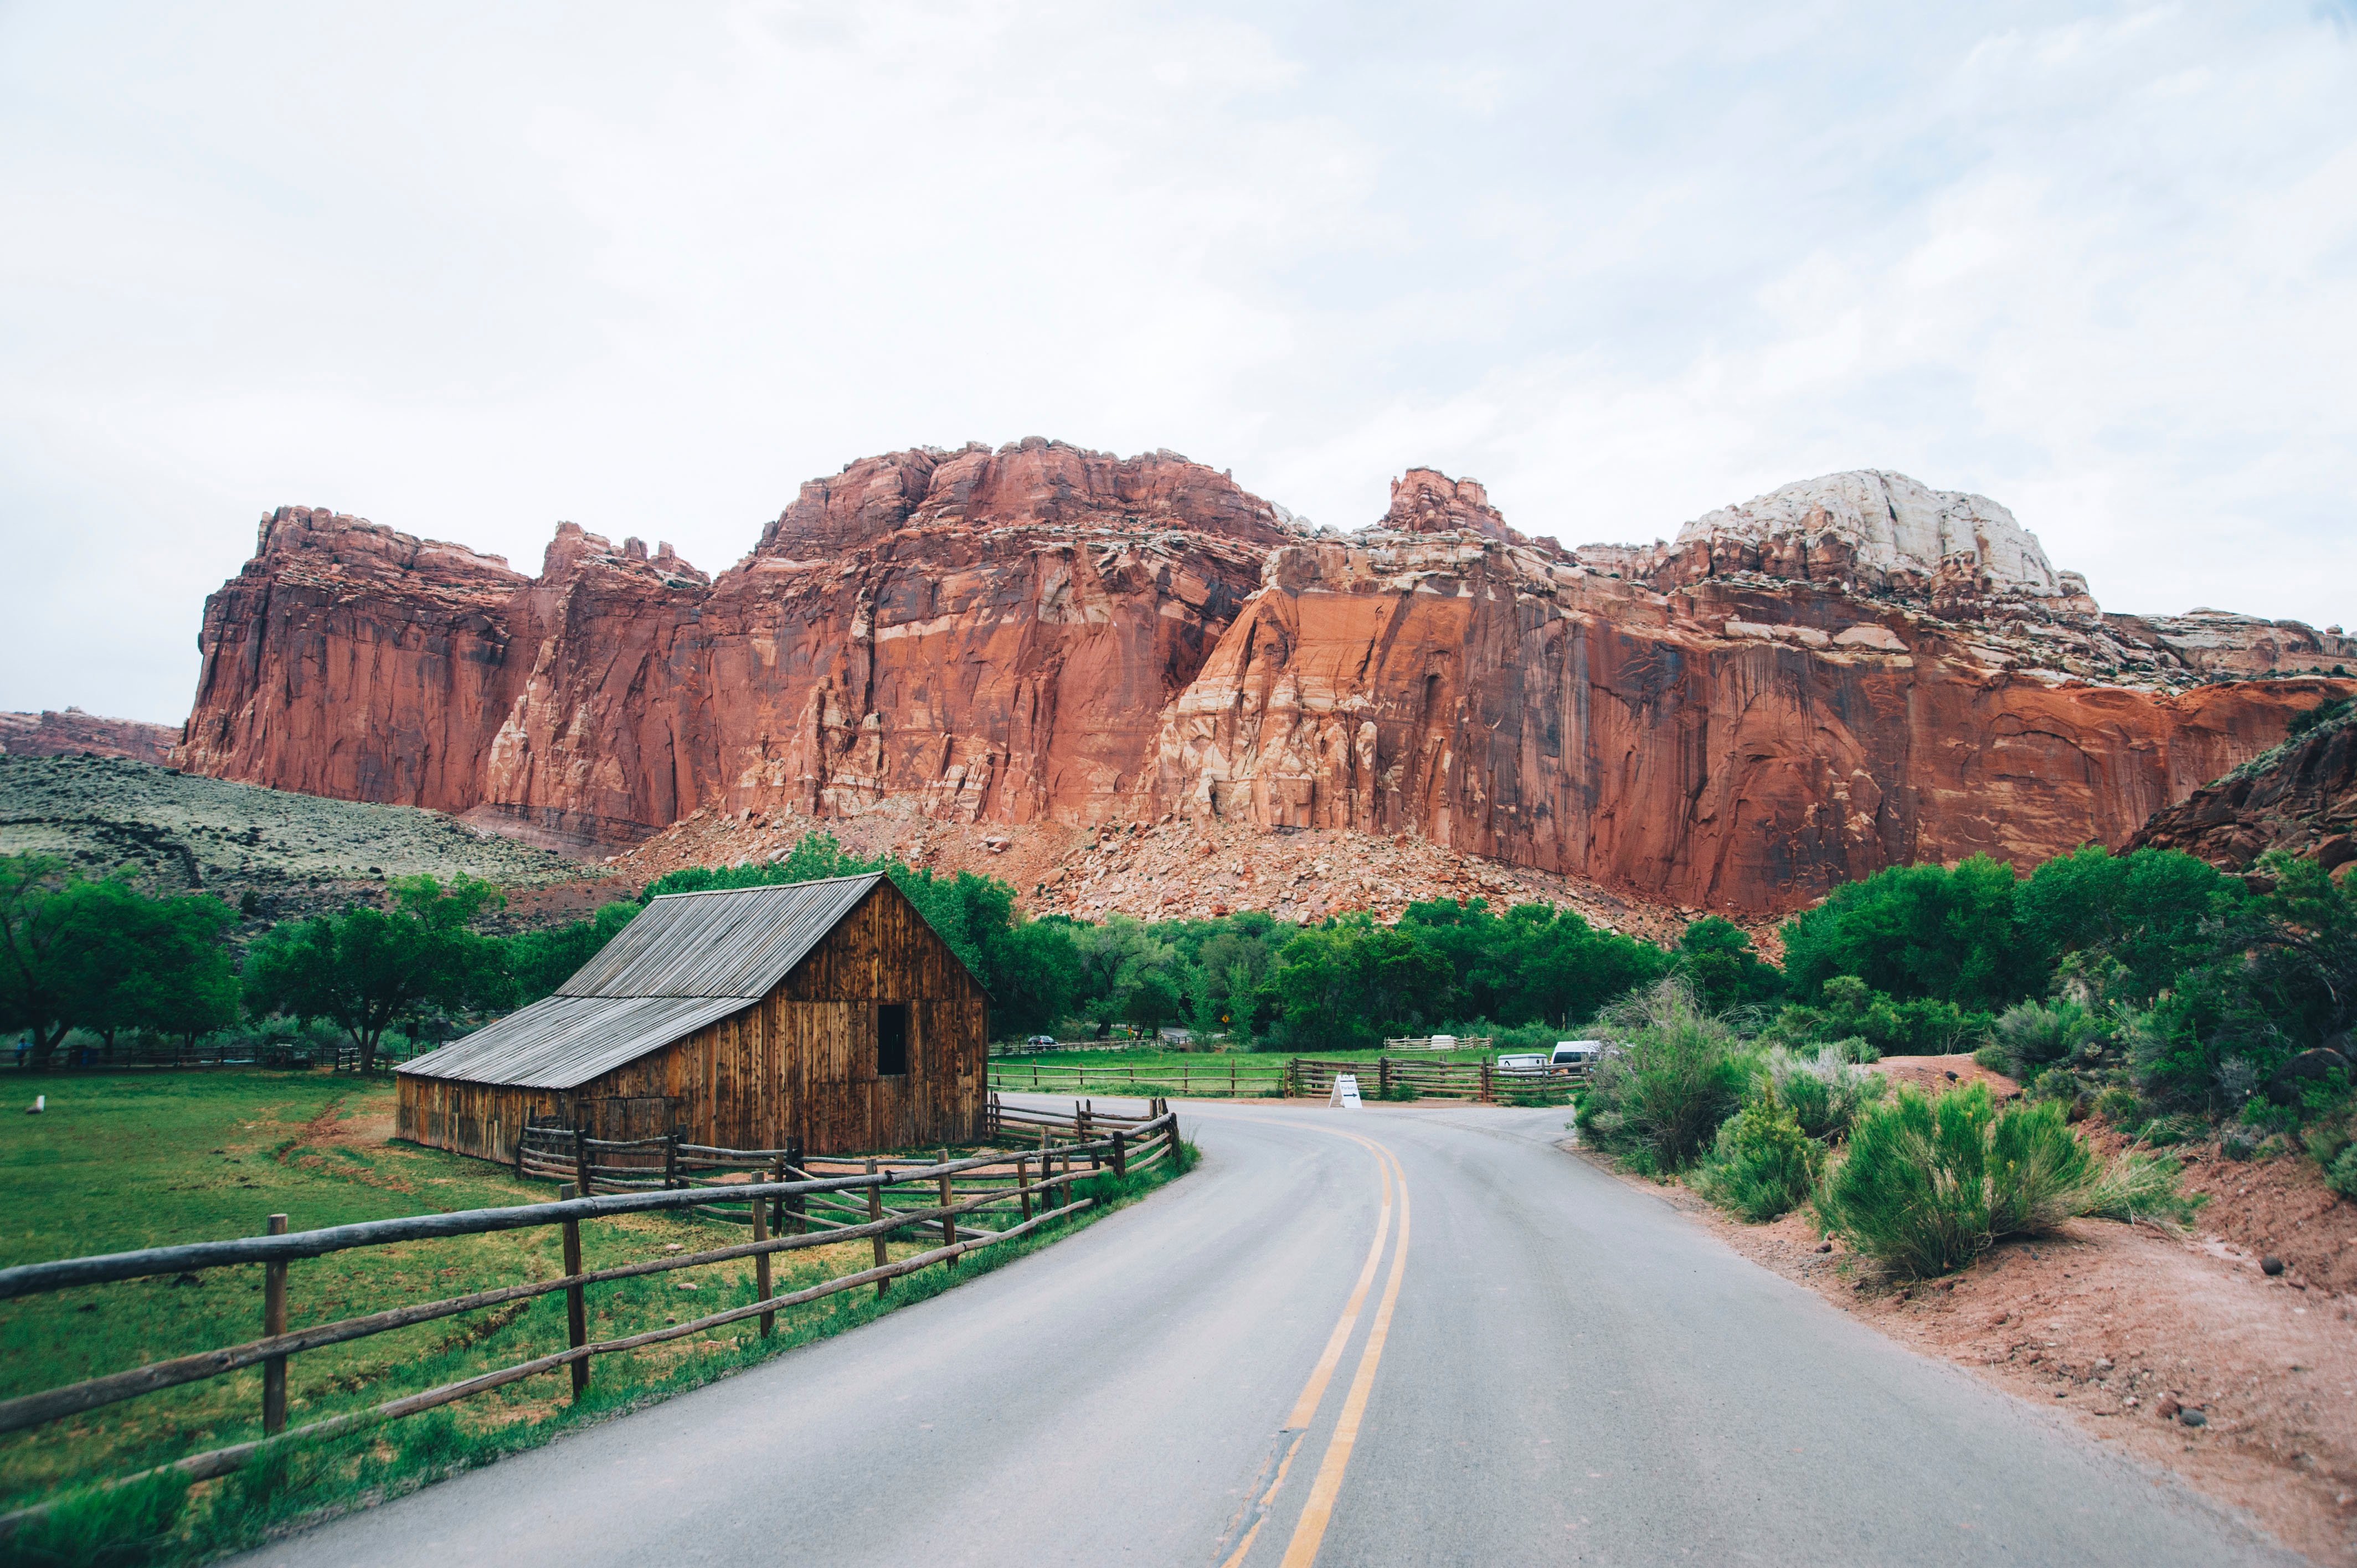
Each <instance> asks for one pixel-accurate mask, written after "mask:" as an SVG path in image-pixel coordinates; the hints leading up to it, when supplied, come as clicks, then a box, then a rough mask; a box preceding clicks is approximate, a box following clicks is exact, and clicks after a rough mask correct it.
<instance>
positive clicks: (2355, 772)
mask: <svg viewBox="0 0 2357 1568" xmlns="http://www.w3.org/2000/svg"><path fill="white" fill-rule="evenodd" d="M2127 847H2128V848H2130V849H2144V848H2153V849H2181V850H2183V851H2185V852H2186V853H2187V854H2192V855H2198V856H2199V857H2201V859H2203V860H2206V861H2208V862H2209V863H2210V864H2211V865H2216V866H2220V867H2222V868H2224V869H2227V870H2232V871H2240V870H2242V869H2244V867H2246V866H2248V865H2250V864H2251V863H2252V862H2254V861H2255V860H2257V859H2258V857H2259V856H2260V855H2262V854H2266V852H2267V851H2269V850H2271V849H2287V850H2290V851H2291V852H2292V853H2294V854H2301V855H2305V856H2307V857H2309V859H2312V860H2316V861H2319V862H2321V863H2322V865H2323V866H2324V868H2325V869H2326V870H2327V871H2330V872H2331V873H2332V874H2333V875H2335V876H2336V877H2346V876H2349V875H2352V870H2351V868H2352V866H2357V705H2352V706H2351V707H2349V708H2347V709H2344V710H2343V711H2342V713H2341V715H2340V716H2339V717H2338V718H2333V719H2327V720H2325V721H2324V722H2322V723H2320V724H2319V725H2317V726H2316V727H2315V728H2314V729H2312V730H2310V731H2309V733H2307V734H2306V735H2302V736H2295V737H2293V738H2292V739H2290V740H2287V741H2286V742H2285V743H2284V744H2283V745H2281V746H2276V748H2274V749H2273V750H2271V751H2269V752H2267V753H2266V754H2265V755H2263V756H2261V757H2255V758H2253V759H2252V760H2251V761H2249V762H2247V763H2244V765H2243V766H2242V767H2240V768H2236V769H2234V771H2233V772H2232V773H2229V774H2228V775H2226V777H2224V778H2223V779H2219V780H2217V781H2216V782H2215V783H2213V784H2210V785H2207V786H2205V787H2203V788H2202V789H2196V790H2195V791H2194V792H2193V793H2192V794H2191V795H2190V796H2189V797H2188V798H2187V799H2186V800H2182V801H2180V802H2179V803H2178V804H2176V805H2174V806H2170V807H2169V808H2167V809H2165V810H2163V811H2158V812H2156V813H2155V814H2154V816H2153V818H2152V820H2151V821H2150V822H2147V823H2146V824H2145V825H2144V826H2143V828H2141V829H2140V830H2138V831H2137V832H2136V836H2135V837H2134V838H2132V839H2130V840H2129V841H2128V844H2127Z"/></svg>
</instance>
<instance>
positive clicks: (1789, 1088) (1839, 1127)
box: [1763, 1042, 1890, 1144]
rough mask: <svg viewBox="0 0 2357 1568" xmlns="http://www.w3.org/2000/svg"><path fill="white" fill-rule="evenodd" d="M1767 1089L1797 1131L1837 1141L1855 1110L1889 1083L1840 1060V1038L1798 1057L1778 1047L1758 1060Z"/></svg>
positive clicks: (1875, 1097)
mask: <svg viewBox="0 0 2357 1568" xmlns="http://www.w3.org/2000/svg"><path fill="white" fill-rule="evenodd" d="M1763 1066H1764V1067H1765V1069H1766V1071H1767V1074H1768V1081H1769V1085H1770V1093H1771V1094H1773V1095H1774V1096H1775V1098H1776V1100H1777V1101H1778V1102H1779V1103H1780V1104H1781V1105H1782V1106H1783V1107H1784V1109H1785V1110H1786V1111H1788V1112H1791V1114H1792V1119H1793V1120H1794V1121H1795V1122H1798V1123H1799V1124H1800V1129H1801V1131H1802V1132H1803V1133H1805V1134H1806V1135H1808V1136H1809V1137H1811V1138H1814V1139H1816V1140H1817V1141H1818V1142H1820V1143H1826V1144H1831V1143H1837V1142H1839V1141H1840V1140H1841V1139H1842V1138H1843V1137H1844V1136H1845V1135H1846V1134H1847V1133H1848V1132H1849V1125H1850V1122H1853V1121H1854V1120H1856V1119H1857V1113H1858V1112H1859V1111H1860V1110H1861V1109H1863V1108H1864V1107H1866V1106H1867V1105H1870V1104H1872V1103H1873V1102H1874V1101H1877V1100H1879V1099H1881V1098H1882V1095H1883V1091H1884V1090H1887V1089H1889V1087H1890V1084H1889V1079H1885V1078H1884V1077H1883V1076H1882V1075H1881V1074H1879V1073H1872V1072H1860V1071H1859V1070H1858V1069H1856V1068H1854V1067H1852V1066H1850V1065H1849V1063H1848V1061H1846V1059H1845V1053H1844V1051H1843V1048H1842V1046H1841V1044H1840V1043H1838V1042H1836V1043H1835V1044H1832V1045H1826V1046H1821V1047H1818V1048H1817V1051H1816V1054H1815V1055H1813V1056H1803V1055H1801V1054H1800V1053H1798V1052H1795V1051H1792V1050H1788V1049H1786V1048H1785V1047H1781V1046H1778V1047H1774V1048H1773V1049H1771V1050H1770V1052H1769V1053H1768V1057H1767V1060H1766V1061H1765V1063H1764V1064H1763Z"/></svg>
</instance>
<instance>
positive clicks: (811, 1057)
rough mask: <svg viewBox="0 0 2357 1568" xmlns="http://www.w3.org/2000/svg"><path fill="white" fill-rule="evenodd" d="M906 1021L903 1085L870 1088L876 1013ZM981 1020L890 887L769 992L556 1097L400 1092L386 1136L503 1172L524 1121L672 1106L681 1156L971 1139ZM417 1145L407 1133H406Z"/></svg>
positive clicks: (452, 1090)
mask: <svg viewBox="0 0 2357 1568" xmlns="http://www.w3.org/2000/svg"><path fill="white" fill-rule="evenodd" d="M891 1002H898V1003H905V1004H908V1008H909V1070H908V1071H907V1072H906V1073H905V1074H898V1075H894V1076H891V1077H878V1076H877V1071H876V1008H877V1004H881V1003H891ZM989 1040H990V1004H989V999H988V998H987V997H986V996H985V994H984V993H983V989H982V986H981V984H980V983H978V982H976V981H975V980H974V976H973V975H971V974H969V973H967V972H966V968H965V965H963V963H960V962H959V961H958V959H957V955H956V954H955V953H953V952H952V951H951V950H950V949H949V945H948V944H947V943H946V942H943V941H942V940H941V938H940V937H938V936H936V935H934V934H933V929H932V928H931V926H928V925H927V924H925V921H924V918H923V917H921V916H920V915H919V914H918V913H917V910H916V907H915V906H913V905H911V904H910V903H909V900H908V898H907V897H905V896H904V895H903V894H902V893H901V892H900V890H899V888H897V887H895V886H892V885H891V884H890V883H889V882H882V883H878V884H877V887H876V890H875V891H874V892H873V893H870V894H869V895H868V896H867V897H866V898H865V899H863V900H861V902H860V903H859V905H858V906H857V908H854V909H853V910H852V911H851V913H850V914H848V915H846V916H845V917H844V918H843V919H842V920H841V921H840V922H839V923H837V925H836V926H835V928H834V930H833V931H831V932H829V933H828V934H827V936H826V937H825V939H824V940H822V941H821V942H820V943H819V944H818V946H816V947H815V948H813V949H812V950H811V951H810V953H809V954H808V955H807V956H806V957H805V958H803V960H802V962H801V963H799V964H797V965H796V966H795V967H794V970H793V972H791V974H789V975H787V976H786V978H785V979H784V980H783V981H781V982H780V983H779V984H778V987H777V989H776V990H774V991H772V992H770V994H769V995H767V996H765V997H763V998H762V999H761V1000H760V1001H759V1002H756V1003H753V1004H750V1005H749V1006H748V1007H747V1008H745V1010H744V1011H742V1012H740V1013H737V1014H733V1015H730V1016H728V1017H726V1018H723V1019H721V1020H720V1021H719V1022H718V1023H716V1024H712V1025H708V1026H705V1027H704V1028H702V1029H699V1030H697V1031H696V1032H695V1033H694V1034H692V1035H690V1036H686V1037H685V1038H684V1039H681V1040H677V1041H674V1042H673V1044H672V1045H670V1046H668V1047H664V1048H663V1049H662V1050H658V1051H652V1052H650V1053H648V1054H647V1055H646V1056H643V1057H640V1058H639V1059H638V1060H636V1061H634V1062H630V1063H628V1064H627V1065H625V1066H622V1067H619V1068H617V1069H614V1070H613V1071H611V1072H608V1073H607V1074H605V1075H604V1076H603V1077H600V1078H597V1079H593V1080H592V1081H590V1082H588V1083H586V1084H583V1085H581V1086H580V1087H579V1088H577V1089H575V1090H571V1091H570V1092H569V1093H566V1094H564V1095H559V1094H557V1093H556V1092H555V1091H554V1090H515V1089H506V1088H501V1087H499V1086H496V1085H490V1084H471V1083H458V1082H451V1081H447V1080H437V1079H413V1078H408V1077H404V1078H403V1079H401V1099H400V1107H399V1110H398V1112H397V1113H396V1120H395V1127H394V1133H395V1135H396V1136H398V1137H404V1138H414V1139H415V1140H416V1141H417V1142H419V1143H422V1144H433V1145H435V1146H436V1147H438V1148H445V1149H451V1150H455V1151H457V1153H460V1154H468V1155H480V1156H482V1157H484V1158H488V1159H495V1160H511V1159H513V1158H514V1157H515V1138H516V1135H517V1133H519V1132H520V1131H521V1130H522V1126H523V1120H524V1117H525V1116H526V1115H527V1114H533V1115H549V1114H554V1113H557V1112H560V1111H561V1112H565V1114H566V1115H567V1117H568V1120H570V1121H572V1122H573V1123H574V1124H575V1125H580V1126H591V1127H593V1128H594V1127H596V1125H597V1120H596V1118H595V1114H594V1112H593V1108H592V1105H591V1103H589V1102H598V1103H603V1102H607V1101H615V1100H628V1101H649V1100H653V1099H657V1098H662V1099H669V1100H671V1101H674V1102H675V1103H676V1105H677V1107H678V1115H679V1124H680V1131H681V1133H682V1134H683V1135H684V1136H685V1137H686V1138H687V1140H688V1141H689V1142H691V1143H697V1144H714V1145H716V1146H718V1147H721V1148H731V1149H775V1148H782V1147H784V1146H785V1144H787V1143H789V1142H798V1143H800V1144H801V1145H802V1148H803V1149H804V1150H805V1151H807V1152H808V1153H811V1154H814V1155H835V1154H853V1153H857V1152H860V1151H863V1150H868V1149H883V1148H902V1147H908V1146H909V1145H912V1144H926V1143H953V1142H962V1141H963V1140H966V1139H969V1138H973V1137H975V1136H978V1135H979V1134H980V1132H981V1128H982V1112H983V1101H984V1098H985V1088H984V1083H985V1058H986V1056H987V1053H988V1048H989ZM413 1128H414V1131H413V1130H412V1129H413Z"/></svg>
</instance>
